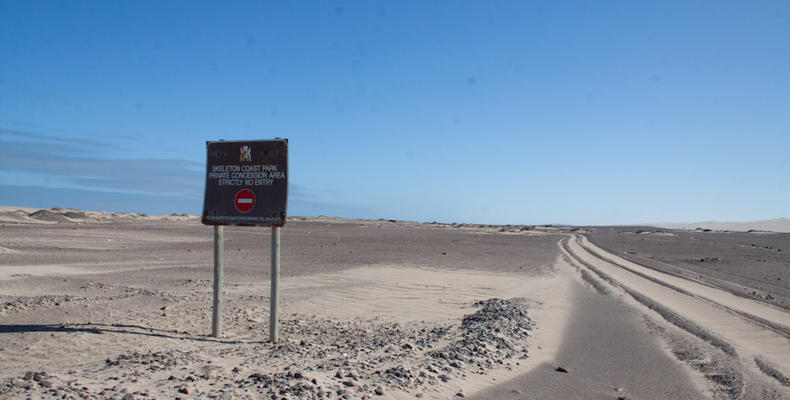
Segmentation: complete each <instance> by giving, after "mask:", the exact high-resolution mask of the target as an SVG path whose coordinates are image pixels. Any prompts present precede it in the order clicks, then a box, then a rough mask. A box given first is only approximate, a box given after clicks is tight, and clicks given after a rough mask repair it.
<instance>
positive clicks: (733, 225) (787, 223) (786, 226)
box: [646, 218, 790, 233]
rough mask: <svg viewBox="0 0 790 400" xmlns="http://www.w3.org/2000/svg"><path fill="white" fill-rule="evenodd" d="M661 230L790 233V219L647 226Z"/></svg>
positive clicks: (676, 223) (663, 223) (675, 223)
mask: <svg viewBox="0 0 790 400" xmlns="http://www.w3.org/2000/svg"><path fill="white" fill-rule="evenodd" d="M646 225H651V226H656V227H660V228H669V229H687V230H693V229H697V228H702V229H711V230H717V231H738V232H747V231H766V232H784V233H787V232H790V218H775V219H766V220H761V221H740V222H738V221H732V222H719V221H704V222H688V223H686V222H661V223H654V224H646Z"/></svg>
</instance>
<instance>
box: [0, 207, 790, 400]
mask: <svg viewBox="0 0 790 400" xmlns="http://www.w3.org/2000/svg"><path fill="white" fill-rule="evenodd" d="M628 229H632V228H627V229H626V228H623V229H620V228H614V227H590V228H584V229H580V228H573V227H557V226H489V225H472V224H436V223H431V224H427V223H426V224H419V223H414V222H405V221H394V220H375V221H370V220H344V219H337V218H326V217H317V218H303V217H292V218H290V219H289V220H288V222H287V223H286V225H285V227H284V228H283V229H282V265H281V282H280V289H281V293H280V299H281V300H280V301H281V304H280V310H281V311H280V321H281V327H280V330H281V339H280V341H279V342H278V343H276V344H274V343H270V342H268V322H269V248H268V243H269V235H270V230H269V229H267V228H252V227H247V228H242V227H226V228H225V285H224V291H223V293H224V298H225V307H224V316H223V327H224V330H223V334H222V335H221V337H219V338H214V337H212V336H210V333H211V298H212V276H213V275H212V268H213V266H212V254H213V253H212V252H213V250H212V249H213V247H212V246H213V243H212V238H213V236H212V228H211V227H207V226H204V225H201V224H200V222H199V219H198V218H197V217H195V216H189V215H185V214H176V215H161V216H147V215H138V214H133V213H109V212H98V211H96V212H91V211H80V210H72V209H66V210H64V209H58V208H55V209H50V210H40V209H30V208H20V207H2V208H0V294H1V295H0V360H2V365H3V368H0V380H2V386H0V397H2V398H29V397H30V398H91V399H104V398H111V399H155V398H156V399H171V398H182V399H187V398H203V399H213V398H222V399H232V398H250V399H257V398H277V399H280V398H286V399H297V398H305V399H316V398H328V399H338V398H355V399H360V398H368V399H372V398H382V399H384V398H387V399H412V398H426V399H453V398H462V397H464V398H466V397H471V398H479V399H491V398H508V399H527V398H528V399H535V398H539V399H540V398H543V399H557V398H579V399H588V398H589V399H670V398H675V399H705V398H716V399H736V398H749V399H762V398H766V399H767V398H788V397H790V386H788V385H790V380H788V376H790V339H788V338H789V337H790V312H788V307H787V306H786V304H787V302H786V301H787V300H788V294H787V292H786V291H785V290H786V288H787V286H786V285H787V282H788V280H790V258H788V256H787V253H786V251H787V250H790V235H788V234H770V235H757V234H752V236H744V237H740V236H734V237H733V236H732V235H730V236H725V237H723V238H722V236H721V235H724V234H723V233H716V232H691V233H689V232H686V231H675V230H660V229H655V228H650V229H647V230H644V231H641V232H639V233H637V232H636V231H634V230H633V229H632V230H630V231H629V230H628ZM645 232H647V233H645ZM717 235H719V236H717ZM742 235H746V234H745V233H744V234H742ZM744 238H745V239H744ZM753 238H754V240H752V239H753ZM639 239H649V240H648V244H645V240H639ZM746 239H748V240H749V241H751V242H749V243H746V242H743V240H746ZM706 240H707V242H706ZM699 243H705V245H699ZM717 243H718V244H717ZM752 245H754V246H752ZM706 246H708V247H706ZM716 246H719V247H721V249H719V247H716ZM672 248H674V249H679V252H673V251H672V250H671V249H672ZM725 248H726V251H724V250H722V249H725ZM717 249H718V250H717ZM771 249H773V252H770V250H771ZM776 249H781V250H782V251H776ZM661 251H665V252H667V253H668V254H669V255H667V254H664V253H661ZM757 251H759V252H760V257H753V256H752V254H753V253H754V252H757ZM677 254H682V256H678V255H677ZM769 254H770V256H769ZM673 257H674V258H673ZM716 257H718V260H720V261H716ZM694 260H703V261H701V262H698V261H694ZM721 260H727V262H722V261H721ZM736 260H737V263H736V262H735V261H736ZM761 260H764V261H761ZM709 264H710V265H712V266H710V265H709ZM769 276H770V279H771V282H770V285H767V284H762V283H765V282H768V281H769V278H767V277H769ZM761 277H766V279H761ZM777 278H778V279H777Z"/></svg>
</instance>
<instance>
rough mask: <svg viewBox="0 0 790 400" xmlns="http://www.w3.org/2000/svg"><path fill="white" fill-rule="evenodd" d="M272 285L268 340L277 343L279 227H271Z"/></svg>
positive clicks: (278, 325)
mask: <svg viewBox="0 0 790 400" xmlns="http://www.w3.org/2000/svg"><path fill="white" fill-rule="evenodd" d="M271 275H272V286H271V307H270V308H269V340H271V341H272V343H277V340H278V338H279V337H280V321H278V320H277V317H278V316H279V315H280V314H279V311H278V309H277V308H278V306H279V303H280V227H279V226H273V227H272V273H271Z"/></svg>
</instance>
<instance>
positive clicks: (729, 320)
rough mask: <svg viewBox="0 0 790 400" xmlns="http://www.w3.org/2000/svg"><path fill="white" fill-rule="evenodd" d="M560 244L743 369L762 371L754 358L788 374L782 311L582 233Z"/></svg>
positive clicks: (789, 320) (789, 342)
mask: <svg viewBox="0 0 790 400" xmlns="http://www.w3.org/2000/svg"><path fill="white" fill-rule="evenodd" d="M561 247H562V248H563V250H564V251H565V252H567V253H568V255H569V256H570V257H571V258H572V259H573V260H575V261H576V262H578V263H579V264H582V265H583V266H585V267H587V268H588V269H590V270H592V271H593V272H595V273H596V274H597V275H599V276H600V277H601V278H603V279H604V280H607V281H609V282H610V283H612V284H614V285H615V286H619V287H620V288H622V289H624V290H625V291H626V292H627V293H629V294H630V295H631V296H632V297H634V298H635V299H636V300H638V301H640V302H641V303H644V304H645V305H647V306H648V307H649V308H651V309H653V310H655V311H657V312H658V313H659V314H661V315H662V316H663V317H664V318H665V319H668V320H671V319H676V320H674V321H670V322H673V323H675V324H676V325H678V326H680V327H681V328H683V329H686V330H688V331H690V332H691V333H692V334H694V335H696V336H698V337H700V338H702V339H703V340H706V341H708V342H710V343H711V344H713V345H715V346H717V347H719V348H721V349H722V350H724V351H725V352H727V353H730V354H732V355H735V354H736V353H737V355H738V357H739V358H740V360H741V362H742V363H744V365H745V366H746V367H748V368H750V369H758V368H759V369H760V370H763V371H764V367H763V366H758V365H757V362H756V361H755V360H761V361H760V362H763V363H764V362H767V363H768V365H770V366H771V367H772V368H774V369H775V371H778V372H779V373H780V374H782V375H784V377H788V376H790V313H788V312H787V311H785V310H782V309H779V308H777V307H774V306H771V305H769V304H765V303H762V302H759V301H756V300H752V299H748V298H744V297H739V296H736V295H734V294H732V293H730V292H727V291H724V290H722V289H719V288H716V287H712V286H709V285H706V284H703V283H700V282H698V281H692V280H688V279H685V278H682V277H679V276H676V275H670V274H666V273H663V272H660V271H656V270H654V269H651V268H648V267H646V266H643V265H640V264H637V263H634V262H632V261H629V260H626V259H623V258H621V257H618V256H616V255H614V254H611V253H609V252H607V251H605V250H602V249H601V248H599V247H597V246H596V245H594V244H592V243H591V242H590V241H589V240H588V239H587V238H586V237H585V236H583V235H573V236H571V237H570V238H568V239H563V241H562V242H561ZM670 314H671V315H670ZM678 320H680V323H679V321H678ZM777 379H778V378H777ZM780 381H781V379H780Z"/></svg>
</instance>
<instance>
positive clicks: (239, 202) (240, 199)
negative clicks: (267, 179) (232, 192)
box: [233, 189, 255, 213]
mask: <svg viewBox="0 0 790 400" xmlns="http://www.w3.org/2000/svg"><path fill="white" fill-rule="evenodd" d="M233 202H234V204H236V209H237V210H239V212H243V213H246V212H247V211H250V210H252V207H253V206H255V193H253V192H252V190H250V189H241V190H239V192H238V193H236V198H235V199H234V201H233Z"/></svg>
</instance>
